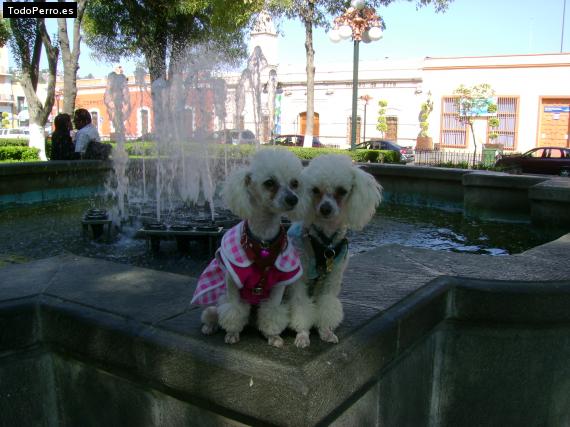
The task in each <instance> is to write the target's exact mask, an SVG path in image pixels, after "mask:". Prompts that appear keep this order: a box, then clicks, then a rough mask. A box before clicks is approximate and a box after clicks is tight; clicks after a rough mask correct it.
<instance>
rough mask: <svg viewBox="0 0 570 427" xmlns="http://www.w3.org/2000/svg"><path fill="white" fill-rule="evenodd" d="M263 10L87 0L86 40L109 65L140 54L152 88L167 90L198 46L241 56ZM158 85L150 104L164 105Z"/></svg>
mask: <svg viewBox="0 0 570 427" xmlns="http://www.w3.org/2000/svg"><path fill="white" fill-rule="evenodd" d="M262 6H263V0H242V1H227V0H172V1H169V2H162V1H155V0H90V1H89V3H88V4H87V8H86V11H85V22H84V30H85V40H86V42H87V44H88V45H89V46H90V47H91V48H93V49H94V50H95V51H96V52H98V53H100V54H101V56H102V57H103V58H104V59H106V60H108V61H114V62H118V61H119V59H120V58H126V57H140V56H143V57H144V58H145V62H146V66H147V67H148V70H149V74H150V80H151V85H152V83H153V82H155V81H157V80H159V79H163V80H164V82H165V85H166V87H168V85H169V83H170V82H171V79H172V76H173V75H174V74H176V73H178V72H180V71H182V70H183V69H184V67H185V66H186V64H187V63H188V54H189V52H191V53H190V55H192V49H193V48H195V47H196V46H197V45H199V44H203V45H207V46H210V47H214V46H215V47H219V48H222V49H223V50H224V51H225V52H226V55H225V59H227V60H236V59H240V58H243V57H245V54H246V46H245V42H244V40H245V29H246V27H247V26H248V25H249V24H250V23H251V20H252V16H253V14H255V13H256V12H259V11H260V10H261V8H262ZM110 17H112V19H110ZM194 54H195V55H196V52H194ZM199 54H203V51H200V52H199ZM158 87H159V85H156V87H155V85H152V86H151V88H152V89H151V90H152V99H153V104H154V105H164V103H163V102H162V101H163V94H165V93H166V92H164V90H163V89H164V86H161V87H160V89H159V88H158ZM154 118H155V129H156V130H157V131H158V132H160V127H161V126H162V123H161V121H160V119H159V118H158V117H157V115H156V114H155V115H154ZM157 126H158V127H157Z"/></svg>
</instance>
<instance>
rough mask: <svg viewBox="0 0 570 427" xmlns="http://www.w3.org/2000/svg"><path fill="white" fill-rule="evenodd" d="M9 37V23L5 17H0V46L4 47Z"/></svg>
mask: <svg viewBox="0 0 570 427" xmlns="http://www.w3.org/2000/svg"><path fill="white" fill-rule="evenodd" d="M9 39H10V25H9V23H8V20H7V19H0V47H4V46H5V45H6V43H8V40H9Z"/></svg>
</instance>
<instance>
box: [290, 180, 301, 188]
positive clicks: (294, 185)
mask: <svg viewBox="0 0 570 427" xmlns="http://www.w3.org/2000/svg"><path fill="white" fill-rule="evenodd" d="M298 186H299V181H297V180H296V179H294V180H292V181H291V188H293V189H295V188H297V187H298Z"/></svg>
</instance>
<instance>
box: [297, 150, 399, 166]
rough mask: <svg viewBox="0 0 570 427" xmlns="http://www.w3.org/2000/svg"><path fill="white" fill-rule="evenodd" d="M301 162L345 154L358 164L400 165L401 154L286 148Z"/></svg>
mask: <svg viewBox="0 0 570 427" xmlns="http://www.w3.org/2000/svg"><path fill="white" fill-rule="evenodd" d="M286 148H287V149H288V150H289V151H292V152H293V153H294V154H295V155H296V156H297V157H299V158H300V159H301V160H311V159H314V158H315V157H317V156H322V155H323V154H344V155H345V156H350V157H351V158H352V159H353V160H354V161H355V162H358V163H368V162H370V163H399V162H400V156H401V154H400V153H399V152H397V151H391V150H354V151H348V150H342V149H340V148H303V147H286Z"/></svg>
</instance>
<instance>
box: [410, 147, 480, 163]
mask: <svg viewBox="0 0 570 427" xmlns="http://www.w3.org/2000/svg"><path fill="white" fill-rule="evenodd" d="M483 160H484V159H483V153H481V152H478V153H477V154H476V155H475V156H474V155H473V153H462V152H455V151H436V150H426V151H424V150H422V151H416V152H415V159H414V163H415V164H416V165H430V166H437V165H446V166H451V165H457V166H472V165H473V164H479V163H483Z"/></svg>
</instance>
